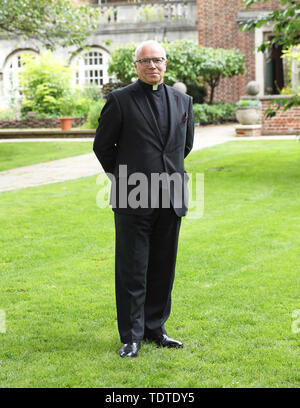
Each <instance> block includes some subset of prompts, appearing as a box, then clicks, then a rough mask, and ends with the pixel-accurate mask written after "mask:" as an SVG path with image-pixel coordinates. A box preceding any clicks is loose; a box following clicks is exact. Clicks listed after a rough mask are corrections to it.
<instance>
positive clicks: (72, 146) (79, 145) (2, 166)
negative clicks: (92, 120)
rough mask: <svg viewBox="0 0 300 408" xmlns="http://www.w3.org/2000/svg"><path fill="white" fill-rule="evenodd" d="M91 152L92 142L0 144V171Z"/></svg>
mask: <svg viewBox="0 0 300 408" xmlns="http://www.w3.org/2000/svg"><path fill="white" fill-rule="evenodd" d="M91 152H92V142H90V141H84V142H68V141H65V142H18V143H14V142H5V143H0V171H3V170H9V169H13V168H15V167H21V166H29V165H31V164H37V163H45V162H47V161H51V160H56V159H62V158H65V157H71V156H77V155H80V154H85V153H91Z"/></svg>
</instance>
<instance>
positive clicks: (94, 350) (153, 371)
mask: <svg viewBox="0 0 300 408" xmlns="http://www.w3.org/2000/svg"><path fill="white" fill-rule="evenodd" d="M299 165H300V143H298V142H296V141H276V142H275V141H263V142H262V141H249V142H244V141H236V142H230V143H226V144H224V145H219V146H216V147H213V148H209V149H204V150H202V151H199V152H195V153H192V154H191V155H190V156H189V158H188V159H187V160H186V169H187V171H188V172H194V173H195V172H199V173H204V175H205V212H204V216H203V217H202V218H201V219H189V218H186V219H184V220H183V223H182V229H181V235H180V245H179V252H178V262H177V270H176V279H175V284H174V290H173V306H172V313H171V316H170V318H169V320H168V322H167V325H166V327H167V330H168V333H169V335H170V336H172V337H175V338H178V339H180V340H182V341H183V342H184V344H185V347H184V349H182V350H168V349H159V348H156V346H155V345H153V344H143V345H142V349H141V350H140V352H139V356H138V358H137V359H121V358H120V357H119V356H118V349H119V347H120V340H119V337H118V332H117V322H116V310H115V298H114V226H113V214H112V212H111V210H110V209H109V208H107V209H99V208H98V207H97V206H96V195H97V192H98V189H99V186H97V185H96V183H95V180H96V178H95V177H89V178H85V179H80V180H75V181H70V182H65V183H57V184H52V185H47V186H43V187H38V188H28V189H24V190H20V191H14V192H6V193H2V194H1V195H0V209H1V212H0V214H1V215H0V220H1V241H0V245H1V260H0V271H1V283H0V285H1V292H0V293H1V299H0V309H2V310H4V311H5V313H6V333H2V334H1V333H0V344H1V347H0V386H1V387H134V388H139V387H165V388H173V387H196V388H200V387H299V385H300V370H299V368H300V341H299V340H300V333H297V332H296V331H297V330H296V331H295V330H292V324H293V322H294V326H295V318H293V317H292V313H293V311H294V310H297V309H300V290H299V289H300V285H299V283H300V282H299V280H300V273H299V272H300V266H299V254H300V245H299V242H300V211H299V210H300V197H299V191H300V172H299ZM296 326H297V325H296ZM298 326H300V325H298Z"/></svg>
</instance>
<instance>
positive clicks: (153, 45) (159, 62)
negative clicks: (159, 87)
mask: <svg viewBox="0 0 300 408" xmlns="http://www.w3.org/2000/svg"><path fill="white" fill-rule="evenodd" d="M149 59H150V60H149ZM134 66H135V69H136V72H137V74H138V77H139V78H140V80H141V81H143V82H146V84H149V85H155V84H160V83H161V82H163V78H164V74H165V72H166V66H167V58H166V52H165V50H164V49H163V47H162V46H161V45H160V44H159V43H158V42H157V41H152V40H151V41H145V42H142V43H141V44H140V45H139V46H138V47H137V49H136V50H135V61H134Z"/></svg>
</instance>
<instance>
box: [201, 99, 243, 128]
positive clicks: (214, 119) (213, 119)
mask: <svg viewBox="0 0 300 408" xmlns="http://www.w3.org/2000/svg"><path fill="white" fill-rule="evenodd" d="M193 112H194V121H195V123H200V124H201V125H205V124H211V123H214V124H216V123H224V122H229V121H233V120H235V112H236V106H235V104H234V103H225V102H217V103H214V104H211V105H209V104H205V103H204V104H198V103H195V104H194V105H193Z"/></svg>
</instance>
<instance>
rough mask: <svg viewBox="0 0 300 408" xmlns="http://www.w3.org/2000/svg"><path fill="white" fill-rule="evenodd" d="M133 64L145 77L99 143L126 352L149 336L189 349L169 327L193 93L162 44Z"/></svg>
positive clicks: (129, 89)
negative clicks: (171, 70)
mask: <svg viewBox="0 0 300 408" xmlns="http://www.w3.org/2000/svg"><path fill="white" fill-rule="evenodd" d="M134 65H135V68H136V72H137V74H138V77H139V79H138V80H137V82H135V83H133V84H131V85H128V86H126V87H124V88H120V89H117V90H115V91H113V92H112V93H110V95H109V96H108V98H107V102H106V104H105V106H104V108H103V110H102V112H101V115H100V118H99V126H98V128H97V131H96V137H95V140H94V152H95V154H96V156H97V157H98V159H99V161H100V163H101V165H102V167H103V169H104V171H105V172H106V173H107V175H108V176H109V177H110V179H111V181H112V191H111V204H112V207H113V210H114V217H115V232H116V245H115V279H116V281H115V283H116V303H117V318H118V329H119V333H120V338H121V342H122V343H123V345H122V347H121V349H120V352H119V353H120V356H121V357H125V356H126V357H136V356H137V354H138V350H139V349H140V347H141V341H142V340H143V339H145V340H149V341H153V342H155V343H157V344H158V345H159V346H162V347H175V348H181V347H183V344H182V342H180V341H178V340H175V339H172V338H171V337H169V336H168V335H167V333H166V330H165V327H164V324H165V322H166V321H167V319H168V317H169V315H170V312H171V291H172V286H173V281H174V274H175V264H176V255H177V245H178V236H179V229H180V224H181V217H182V216H184V215H186V212H187V190H186V185H187V180H186V173H185V171H184V158H185V157H186V156H187V155H188V153H189V152H190V151H191V149H192V145H193V138H194V122H193V111H192V98H191V97H190V96H188V95H185V94H184V93H181V92H179V91H178V90H176V89H174V88H172V87H169V86H167V85H165V84H164V83H163V78H164V74H165V71H166V66H167V59H166V53H165V51H164V49H163V48H162V46H161V45H160V44H159V43H157V42H156V41H146V42H144V43H142V44H141V45H140V46H139V47H138V48H137V49H136V54H135V61H134ZM137 181H139V183H137ZM157 181H159V183H160V184H159V185H158V186H157ZM138 197H139V199H138Z"/></svg>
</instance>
